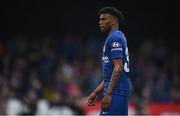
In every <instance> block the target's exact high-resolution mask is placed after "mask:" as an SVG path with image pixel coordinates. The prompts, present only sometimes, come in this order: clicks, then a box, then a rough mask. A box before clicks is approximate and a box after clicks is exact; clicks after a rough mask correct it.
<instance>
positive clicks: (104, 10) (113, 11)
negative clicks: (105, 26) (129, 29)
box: [99, 7, 124, 22]
mask: <svg viewBox="0 0 180 116" xmlns="http://www.w3.org/2000/svg"><path fill="white" fill-rule="evenodd" d="M105 13H109V14H111V15H114V16H115V17H117V18H118V20H119V22H123V21H124V15H123V13H122V12H121V11H119V10H118V9H116V8H114V7H103V8H102V9H100V10H99V15H101V14H105Z"/></svg>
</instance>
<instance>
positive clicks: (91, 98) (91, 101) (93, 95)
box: [88, 92, 99, 106]
mask: <svg viewBox="0 0 180 116" xmlns="http://www.w3.org/2000/svg"><path fill="white" fill-rule="evenodd" d="M98 96H99V95H98V94H96V93H95V92H93V93H91V95H90V96H89V98H88V106H94V105H95V104H94V103H95V102H96V100H97V99H98Z"/></svg>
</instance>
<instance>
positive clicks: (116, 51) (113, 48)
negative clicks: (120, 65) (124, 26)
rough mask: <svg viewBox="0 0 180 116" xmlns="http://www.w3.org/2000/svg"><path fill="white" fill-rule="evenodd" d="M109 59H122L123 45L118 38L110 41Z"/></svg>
mask: <svg viewBox="0 0 180 116" xmlns="http://www.w3.org/2000/svg"><path fill="white" fill-rule="evenodd" d="M110 56H111V59H123V45H122V42H121V40H120V38H117V37H113V38H112V39H111V41H110Z"/></svg>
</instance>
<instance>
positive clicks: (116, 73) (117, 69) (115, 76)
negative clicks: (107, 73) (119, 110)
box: [107, 59, 123, 94]
mask: <svg viewBox="0 0 180 116" xmlns="http://www.w3.org/2000/svg"><path fill="white" fill-rule="evenodd" d="M122 63H123V62H122V60H121V59H115V60H113V64H114V70H113V73H112V76H111V81H110V84H109V87H108V89H107V94H111V93H112V90H113V88H114V87H115V86H116V84H117V82H118V80H119V78H120V74H121V72H122Z"/></svg>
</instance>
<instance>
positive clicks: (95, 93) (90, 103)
mask: <svg viewBox="0 0 180 116" xmlns="http://www.w3.org/2000/svg"><path fill="white" fill-rule="evenodd" d="M103 88H104V80H103V81H102V82H101V84H100V85H99V86H98V87H97V88H96V89H95V90H94V91H93V92H92V93H91V95H90V96H89V98H88V106H94V103H95V102H96V100H97V99H98V97H99V95H100V93H101V92H102V91H103Z"/></svg>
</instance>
